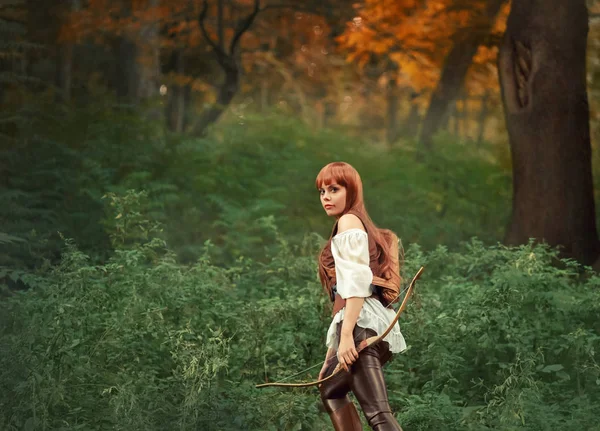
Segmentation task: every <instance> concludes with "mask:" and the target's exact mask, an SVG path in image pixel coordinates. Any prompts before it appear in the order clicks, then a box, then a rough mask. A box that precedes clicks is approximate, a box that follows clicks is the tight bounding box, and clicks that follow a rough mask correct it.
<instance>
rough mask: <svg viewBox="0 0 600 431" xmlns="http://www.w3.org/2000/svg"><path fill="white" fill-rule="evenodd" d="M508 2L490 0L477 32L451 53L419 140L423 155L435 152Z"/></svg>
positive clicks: (469, 32) (470, 30)
mask: <svg viewBox="0 0 600 431" xmlns="http://www.w3.org/2000/svg"><path fill="white" fill-rule="evenodd" d="M504 2H505V0H488V2H487V5H486V9H485V13H484V15H483V16H482V17H478V19H477V21H478V22H477V24H476V28H468V29H466V30H465V31H466V32H467V34H465V35H462V38H461V39H460V40H457V41H456V42H455V43H454V46H453V47H452V49H451V50H450V52H449V53H448V56H447V57H446V62H445V64H444V68H443V70H442V75H441V77H440V80H439V82H438V84H437V86H436V88H435V90H434V91H433V95H432V96H431V101H430V102H429V108H428V109H427V113H426V114H425V119H424V120H423V127H422V129H421V135H420V139H419V143H420V146H421V151H423V150H424V151H431V150H432V148H433V137H434V136H435V134H436V133H437V132H438V130H439V129H440V126H441V125H442V119H443V117H444V114H445V113H446V111H447V109H448V107H449V106H450V105H451V103H452V102H453V101H455V100H456V98H457V97H458V95H459V93H460V91H461V89H462V86H463V82H464V80H465V76H466V75H467V71H468V70H469V67H470V66H471V63H472V61H473V56H474V55H475V54H476V53H477V49H478V48H479V46H480V45H481V44H482V43H483V41H484V40H485V39H486V37H488V35H489V33H490V31H491V29H492V26H493V25H494V22H495V20H496V16H497V15H498V12H499V11H500V8H501V7H502V5H503V4H504ZM479 21H481V22H479Z"/></svg>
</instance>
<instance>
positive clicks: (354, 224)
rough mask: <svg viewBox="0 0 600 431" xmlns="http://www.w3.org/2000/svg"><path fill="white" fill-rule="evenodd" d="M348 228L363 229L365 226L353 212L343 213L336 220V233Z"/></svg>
mask: <svg viewBox="0 0 600 431" xmlns="http://www.w3.org/2000/svg"><path fill="white" fill-rule="evenodd" d="M350 229H360V230H362V231H364V230H365V227H364V226H363V224H362V221H360V219H359V218H358V217H357V216H355V215H354V214H344V215H343V216H341V217H340V219H339V221H338V233H342V232H344V231H347V230H350Z"/></svg>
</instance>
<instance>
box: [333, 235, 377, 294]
mask: <svg viewBox="0 0 600 431" xmlns="http://www.w3.org/2000/svg"><path fill="white" fill-rule="evenodd" d="M331 253H332V255H333V259H334V261H335V275H336V280H337V288H336V289H337V293H338V294H339V295H340V296H341V297H342V298H344V299H346V298H351V297H354V296H358V297H363V298H366V297H368V296H371V295H372V291H371V282H372V281H373V273H372V272H371V268H370V267H369V241H368V237H367V233H366V232H365V231H363V230H360V229H349V230H347V231H344V232H342V233H340V234H338V235H336V236H334V237H333V240H332V241H331Z"/></svg>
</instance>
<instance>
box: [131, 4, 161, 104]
mask: <svg viewBox="0 0 600 431" xmlns="http://www.w3.org/2000/svg"><path fill="white" fill-rule="evenodd" d="M159 4H160V1H159V0H150V1H149V2H148V9H149V10H150V11H151V12H152V14H153V17H152V20H151V21H150V22H148V23H146V24H145V25H143V26H142V28H141V29H140V33H139V36H138V38H137V39H138V45H139V47H138V54H139V55H138V58H137V59H136V60H137V68H138V70H139V83H138V85H137V94H136V96H137V98H138V99H139V100H146V99H149V98H152V97H154V96H156V95H157V93H158V87H159V80H160V40H159V33H158V31H159V29H158V26H159V22H158V7H159Z"/></svg>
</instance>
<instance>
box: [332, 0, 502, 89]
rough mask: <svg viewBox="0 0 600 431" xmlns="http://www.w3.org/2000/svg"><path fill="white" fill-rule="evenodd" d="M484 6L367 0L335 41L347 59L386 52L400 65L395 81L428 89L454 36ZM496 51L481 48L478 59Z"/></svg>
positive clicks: (449, 0) (450, 0)
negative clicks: (343, 50)
mask: <svg viewBox="0 0 600 431" xmlns="http://www.w3.org/2000/svg"><path fill="white" fill-rule="evenodd" d="M484 6H485V0H365V1H364V2H363V4H362V5H360V6H358V7H357V12H356V17H355V18H354V19H353V20H352V22H350V23H348V25H347V28H346V31H345V32H344V33H343V34H342V35H341V36H340V37H338V42H339V43H340V45H341V46H342V47H343V48H345V49H346V50H347V52H348V56H347V59H348V61H350V62H356V63H357V64H358V65H359V66H364V65H365V64H366V63H368V62H369V61H371V60H372V59H373V58H374V57H375V58H381V57H382V56H386V57H387V58H389V59H390V60H391V61H393V62H394V63H396V64H397V65H398V68H399V74H398V78H397V79H398V83H399V84H401V85H403V86H408V87H411V88H414V89H415V90H417V91H423V90H430V89H432V88H433V87H434V86H435V84H436V83H437V81H438V80H439V76H440V70H441V68H442V66H443V64H444V59H445V57H446V55H447V53H448V51H449V50H450V48H451V47H452V43H453V41H454V40H456V38H457V36H458V35H460V32H461V31H463V32H464V31H465V29H466V28H468V27H469V26H470V25H471V21H472V19H473V17H474V16H476V15H477V14H478V13H480V12H481V10H482V8H483V7H484ZM507 12H508V10H506V11H505V12H504V13H503V17H501V18H500V19H499V24H498V29H500V28H501V27H502V25H503V23H504V22H505V21H506V16H507ZM495 56H496V50H495V49H487V48H482V49H480V51H479V53H478V55H477V58H476V61H477V62H480V63H481V62H483V63H489V62H490V61H492V60H493V59H494V58H495Z"/></svg>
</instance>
